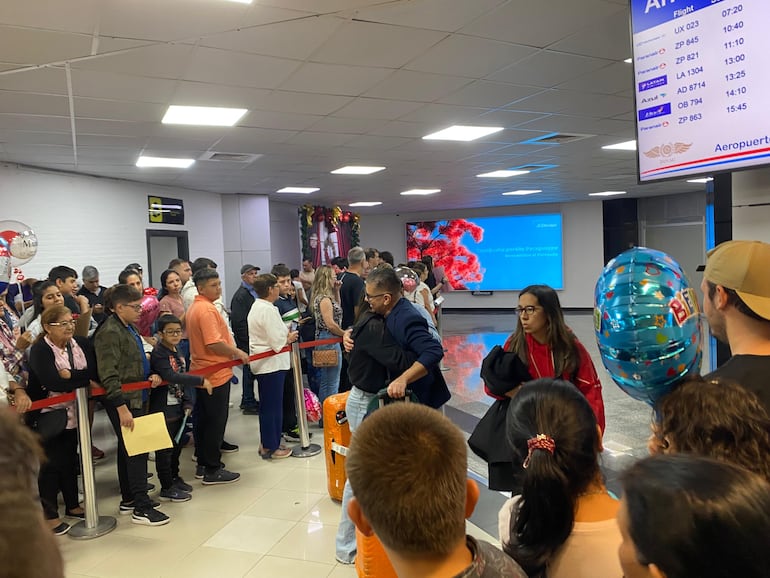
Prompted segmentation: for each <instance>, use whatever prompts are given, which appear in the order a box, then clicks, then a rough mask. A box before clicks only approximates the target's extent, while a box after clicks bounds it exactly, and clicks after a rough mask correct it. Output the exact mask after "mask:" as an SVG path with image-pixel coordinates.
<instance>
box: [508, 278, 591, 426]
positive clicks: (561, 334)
mask: <svg viewBox="0 0 770 578" xmlns="http://www.w3.org/2000/svg"><path fill="white" fill-rule="evenodd" d="M516 313H517V314H518V316H519V322H518V324H517V326H516V331H514V332H513V335H511V336H510V337H509V338H508V340H507V341H506V342H505V345H504V346H503V349H505V351H511V352H515V353H517V354H518V355H519V357H520V358H521V360H522V361H523V362H524V363H525V364H526V366H527V368H528V370H529V374H530V375H531V376H532V379H540V378H541V377H553V378H556V379H563V380H565V381H569V382H570V383H572V384H574V385H575V386H576V387H577V388H578V389H579V390H580V391H581V393H582V394H583V395H584V396H585V397H586V399H587V400H588V403H589V404H590V406H591V409H593V410H594V414H595V415H596V422H597V423H598V424H599V427H600V428H601V429H602V432H604V400H603V399H602V384H601V382H600V381H599V377H598V375H597V374H596V368H595V367H594V364H593V361H591V356H590V355H589V354H588V351H586V348H585V347H584V346H583V344H582V343H580V341H578V339H577V337H575V334H574V333H573V332H572V330H571V329H570V328H569V327H567V325H566V323H564V314H563V313H562V310H561V304H560V303H559V296H558V294H557V293H556V291H554V290H553V289H551V288H550V287H549V286H548V285H530V286H529V287H526V288H524V289H523V290H522V291H521V293H519V305H518V307H517V308H516ZM517 389H518V388H516V389H514V390H512V391H511V392H509V393H508V396H509V397H512V396H513V395H514V394H515V393H516V391H517Z"/></svg>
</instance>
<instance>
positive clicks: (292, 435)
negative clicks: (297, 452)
mask: <svg viewBox="0 0 770 578" xmlns="http://www.w3.org/2000/svg"><path fill="white" fill-rule="evenodd" d="M282 435H283V439H285V440H286V441H287V442H296V443H299V442H301V441H302V438H301V437H300V435H299V426H297V427H295V428H294V429H292V430H291V431H285V432H283V434H282ZM307 437H308V439H312V438H313V434H312V433H311V432H307Z"/></svg>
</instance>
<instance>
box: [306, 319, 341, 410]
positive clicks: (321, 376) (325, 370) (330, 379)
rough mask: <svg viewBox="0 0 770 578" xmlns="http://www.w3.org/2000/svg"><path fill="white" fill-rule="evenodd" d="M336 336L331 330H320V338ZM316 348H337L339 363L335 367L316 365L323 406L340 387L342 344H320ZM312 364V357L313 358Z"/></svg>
mask: <svg viewBox="0 0 770 578" xmlns="http://www.w3.org/2000/svg"><path fill="white" fill-rule="evenodd" d="M332 337H334V335H332V334H331V333H330V332H329V331H319V333H318V339H330V338H332ZM314 349H335V350H336V351H337V365H335V366H334V367H316V368H315V370H316V371H317V372H318V401H320V402H321V407H323V405H324V400H325V399H326V398H327V397H329V396H330V395H334V394H335V393H337V391H338V390H339V387H340V368H341V361H340V360H341V359H342V356H341V354H340V344H339V343H330V344H329V345H318V346H316V347H315V348H314ZM311 365H312V359H311Z"/></svg>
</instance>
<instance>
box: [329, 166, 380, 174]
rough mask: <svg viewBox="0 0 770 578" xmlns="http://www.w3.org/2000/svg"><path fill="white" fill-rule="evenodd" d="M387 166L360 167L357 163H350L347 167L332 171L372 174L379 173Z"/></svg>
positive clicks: (336, 172)
mask: <svg viewBox="0 0 770 578" xmlns="http://www.w3.org/2000/svg"><path fill="white" fill-rule="evenodd" d="M384 170H385V167H360V166H355V165H348V166H346V167H340V168H338V169H336V170H334V171H332V174H333V175H371V174H373V173H379V172H380V171H384Z"/></svg>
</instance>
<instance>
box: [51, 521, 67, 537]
mask: <svg viewBox="0 0 770 578" xmlns="http://www.w3.org/2000/svg"><path fill="white" fill-rule="evenodd" d="M71 528H72V526H70V525H69V524H66V523H64V522H62V523H61V524H59V525H58V526H56V527H55V528H51V530H52V531H53V533H54V534H55V535H56V536H64V534H66V533H67V532H69V531H70V529H71Z"/></svg>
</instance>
